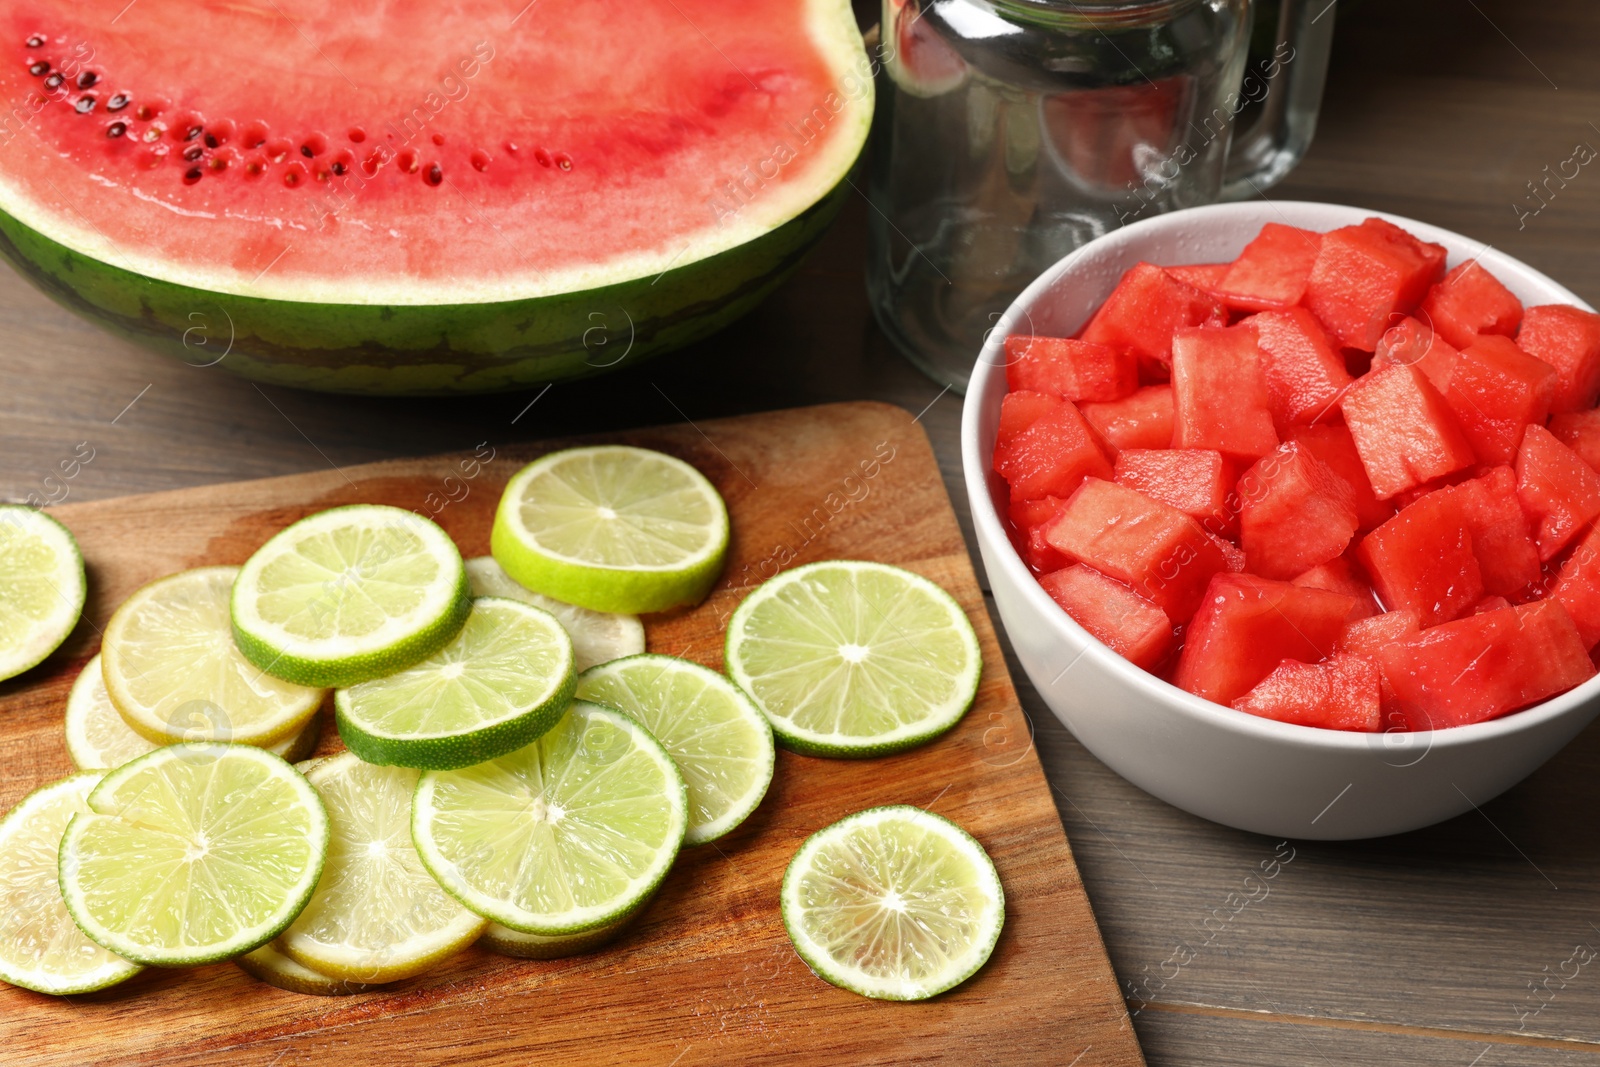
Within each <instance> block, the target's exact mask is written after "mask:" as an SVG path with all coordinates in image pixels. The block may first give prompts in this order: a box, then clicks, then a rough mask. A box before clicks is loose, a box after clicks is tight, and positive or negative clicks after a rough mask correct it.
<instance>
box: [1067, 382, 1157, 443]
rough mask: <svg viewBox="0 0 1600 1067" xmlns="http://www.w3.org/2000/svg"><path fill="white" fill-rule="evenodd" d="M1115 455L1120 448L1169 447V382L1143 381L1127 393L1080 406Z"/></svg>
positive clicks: (1090, 423) (1084, 415) (1085, 416)
mask: <svg viewBox="0 0 1600 1067" xmlns="http://www.w3.org/2000/svg"><path fill="white" fill-rule="evenodd" d="M1080 410H1081V411H1082V412H1083V417H1084V418H1086V419H1088V420H1089V425H1091V426H1093V427H1094V428H1095V429H1096V430H1097V431H1098V432H1099V434H1100V438H1101V440H1103V441H1104V442H1105V443H1106V451H1107V452H1108V453H1110V454H1111V455H1113V456H1115V455H1116V454H1117V453H1118V452H1120V451H1122V450H1123V449H1124V448H1171V447H1172V422H1173V410H1172V386H1170V385H1147V386H1145V387H1144V388H1142V389H1140V390H1139V391H1138V392H1136V393H1134V394H1133V395H1132V396H1130V397H1124V398H1123V399H1121V400H1109V401H1106V402H1104V403H1098V404H1097V403H1085V404H1084V405H1083V406H1082V408H1081V409H1080Z"/></svg>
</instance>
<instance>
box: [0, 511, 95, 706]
mask: <svg viewBox="0 0 1600 1067" xmlns="http://www.w3.org/2000/svg"><path fill="white" fill-rule="evenodd" d="M87 592H88V585H87V583H86V582H85V581H84V575H83V556H82V555H81V554H80V553H79V552H78V542H77V541H75V540H74V539H73V537H72V534H71V533H70V532H69V531H68V530H67V528H66V527H65V526H63V525H61V523H59V522H57V521H56V520H55V519H53V518H51V517H50V516H49V515H46V514H45V513H44V512H42V511H39V510H38V509H36V508H30V507H25V506H23V505H21V504H3V505H0V679H5V678H12V677H15V676H16V675H19V674H21V673H22V672H23V671H25V670H27V669H28V668H30V667H34V666H37V665H38V664H39V663H40V662H41V661H43V660H44V658H45V657H46V656H48V655H49V654H50V653H52V652H54V651H55V650H56V649H57V648H58V647H60V645H61V642H63V641H65V640H66V639H67V635H68V634H70V633H71V632H72V628H73V627H74V626H76V625H77V624H78V616H79V615H81V614H83V602H84V598H85V596H86V595H87Z"/></svg>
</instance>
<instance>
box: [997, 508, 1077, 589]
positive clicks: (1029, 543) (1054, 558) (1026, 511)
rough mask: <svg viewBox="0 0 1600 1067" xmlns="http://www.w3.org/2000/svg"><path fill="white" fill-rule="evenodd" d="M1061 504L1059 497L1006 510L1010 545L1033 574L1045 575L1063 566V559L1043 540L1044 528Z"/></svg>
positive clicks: (1064, 561) (1065, 561) (1064, 559)
mask: <svg viewBox="0 0 1600 1067" xmlns="http://www.w3.org/2000/svg"><path fill="white" fill-rule="evenodd" d="M1065 504H1066V501H1065V500H1064V499H1062V498H1061V497H1058V496H1046V497H1040V498H1039V499H1038V500H1019V501H1016V502H1014V503H1013V504H1012V505H1011V507H1010V509H1009V512H1008V516H1007V517H1008V518H1010V520H1011V530H1010V534H1011V543H1012V544H1013V545H1015V546H1016V549H1017V555H1019V556H1021V557H1022V561H1023V562H1024V563H1026V564H1027V565H1028V568H1029V569H1030V570H1031V571H1033V573H1035V574H1048V573H1049V572H1051V571H1055V570H1060V569H1061V568H1062V567H1065V566H1066V565H1067V559H1066V557H1065V556H1063V555H1062V554H1061V553H1059V552H1057V551H1056V550H1055V549H1053V548H1051V547H1050V545H1049V543H1048V542H1047V541H1045V539H1044V528H1045V527H1046V526H1047V525H1049V524H1050V522H1051V520H1053V519H1054V518H1055V517H1056V516H1057V515H1059V514H1060V513H1061V508H1062V507H1063V506H1064V505H1065Z"/></svg>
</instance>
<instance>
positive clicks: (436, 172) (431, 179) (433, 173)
mask: <svg viewBox="0 0 1600 1067" xmlns="http://www.w3.org/2000/svg"><path fill="white" fill-rule="evenodd" d="M442 181H444V171H442V170H440V169H439V164H437V163H435V164H433V166H431V167H429V168H428V184H429V185H438V184H439V183H440V182H442Z"/></svg>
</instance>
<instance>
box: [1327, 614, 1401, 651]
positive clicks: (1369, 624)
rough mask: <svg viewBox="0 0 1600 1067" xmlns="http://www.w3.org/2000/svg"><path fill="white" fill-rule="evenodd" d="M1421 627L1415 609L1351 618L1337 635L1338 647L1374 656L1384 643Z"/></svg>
mask: <svg viewBox="0 0 1600 1067" xmlns="http://www.w3.org/2000/svg"><path fill="white" fill-rule="evenodd" d="M1421 629H1422V622H1421V620H1420V619H1418V618H1417V613H1416V612H1414V611H1384V612H1380V613H1379V614H1377V615H1369V616H1367V617H1366V618H1364V619H1352V620H1350V621H1349V622H1348V623H1346V624H1345V628H1344V630H1343V632H1342V633H1340V635H1339V641H1338V644H1337V646H1336V647H1337V648H1338V650H1339V651H1340V652H1350V653H1353V654H1354V655H1357V656H1365V657H1367V658H1368V659H1374V658H1376V656H1377V655H1378V650H1379V649H1381V648H1382V647H1383V646H1384V645H1388V644H1392V643H1394V642H1395V641H1398V640H1400V638H1402V637H1407V636H1410V635H1411V634H1414V633H1417V632H1418V631H1420V630H1421Z"/></svg>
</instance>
